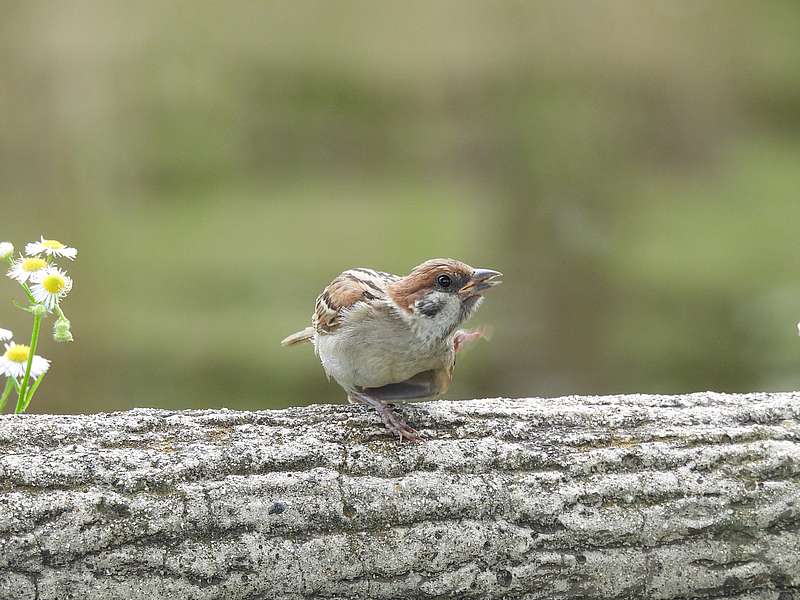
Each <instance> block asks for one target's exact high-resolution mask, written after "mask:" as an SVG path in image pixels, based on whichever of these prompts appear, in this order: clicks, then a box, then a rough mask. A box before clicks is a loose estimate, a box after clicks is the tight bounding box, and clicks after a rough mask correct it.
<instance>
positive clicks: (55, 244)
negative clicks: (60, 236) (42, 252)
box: [42, 240, 65, 250]
mask: <svg viewBox="0 0 800 600" xmlns="http://www.w3.org/2000/svg"><path fill="white" fill-rule="evenodd" d="M42 246H44V247H45V248H50V250H61V249H62V248H64V247H65V246H64V244H62V243H61V242H59V241H58V240H42Z"/></svg>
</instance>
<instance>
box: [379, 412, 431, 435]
mask: <svg viewBox="0 0 800 600" xmlns="http://www.w3.org/2000/svg"><path fill="white" fill-rule="evenodd" d="M378 414H379V415H380V417H381V420H382V421H383V424H384V425H386V429H388V430H389V431H391V432H392V433H393V434H395V435H396V436H397V437H399V438H400V441H401V442H402V441H403V440H408V441H409V442H418V441H420V440H421V439H422V436H421V435H420V434H419V432H418V431H417V430H416V429H414V428H412V427H410V426H409V425H408V423H406V422H405V420H404V419H403V418H402V417H401V416H399V415H398V414H397V413H395V412H394V410H392V407H390V406H385V407H384V408H383V409H378Z"/></svg>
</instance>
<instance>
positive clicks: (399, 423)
mask: <svg viewBox="0 0 800 600" xmlns="http://www.w3.org/2000/svg"><path fill="white" fill-rule="evenodd" d="M501 277H502V273H500V272H499V271H494V270H492V269H476V268H473V267H470V266H469V265H467V264H465V263H463V262H461V261H458V260H454V259H452V258H435V259H432V260H428V261H426V262H424V263H422V264H421V265H419V266H417V267H415V268H414V269H412V271H411V272H410V273H409V274H408V275H406V276H404V277H401V276H398V275H393V274H391V273H385V272H383V271H375V270H373V269H364V268H357V269H349V270H347V271H344V272H343V273H342V274H341V275H339V276H338V277H336V278H335V279H334V280H333V281H332V282H331V283H330V284H329V285H328V286H327V287H326V288H325V289H324V290H323V291H322V293H321V294H320V295H319V296H318V297H317V301H316V304H315V306H314V314H313V315H312V317H311V326H310V327H306V328H305V329H303V330H302V331H298V332H297V333H294V334H292V335H290V336H288V337H287V338H286V339H284V340H283V341H282V342H281V344H282V345H283V346H293V345H295V344H300V343H303V342H311V343H313V344H314V350H315V352H316V354H317V356H318V357H319V359H320V361H321V363H322V368H323V369H324V371H325V373H326V375H327V376H328V379H331V378H333V379H334V380H335V381H336V382H337V383H338V384H339V385H340V386H341V387H342V388H343V389H344V391H345V392H346V393H347V397H348V400H349V401H350V402H352V403H354V404H365V405H367V406H371V407H372V408H374V409H375V410H376V411H377V412H378V414H379V415H380V417H381V420H382V421H383V423H384V424H385V425H386V427H387V428H388V429H389V431H391V432H392V433H394V434H395V435H397V436H398V437H399V438H400V440H401V441H402V440H404V439H406V440H409V441H416V440H418V439H419V438H420V436H419V434H418V433H417V432H416V431H415V430H414V429H412V428H411V427H410V426H409V425H408V424H407V423H406V422H405V421H404V420H403V419H402V418H401V417H400V416H399V415H398V414H397V413H395V412H394V405H393V404H392V402H396V401H401V400H412V399H422V398H432V397H435V396H439V395H441V394H443V393H444V392H446V391H447V389H448V387H449V385H450V382H451V381H452V377H453V368H454V367H455V362H456V354H457V353H458V352H459V351H461V350H462V349H463V348H464V346H465V345H466V344H468V343H470V342H473V341H475V340H477V339H479V338H481V337H484V332H483V331H482V330H476V331H465V330H461V329H459V327H460V326H461V324H462V323H464V322H465V321H467V320H468V319H469V318H470V317H471V316H472V315H473V314H474V313H475V311H476V310H477V309H478V307H479V306H480V305H481V303H482V302H483V294H484V292H486V290H488V289H490V288H492V287H494V286H496V285H499V284H500V283H501V280H500V278H501Z"/></svg>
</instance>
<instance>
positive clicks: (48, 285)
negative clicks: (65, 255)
mask: <svg viewBox="0 0 800 600" xmlns="http://www.w3.org/2000/svg"><path fill="white" fill-rule="evenodd" d="M65 285H66V282H65V281H64V278H63V277H62V276H61V275H56V274H54V273H53V274H51V275H48V276H47V277H45V278H44V279H42V287H43V288H44V289H46V290H47V291H48V292H50V293H51V294H57V293H59V292H60V291H61V290H63V289H64V286H65Z"/></svg>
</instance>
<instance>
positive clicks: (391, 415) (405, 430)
mask: <svg viewBox="0 0 800 600" xmlns="http://www.w3.org/2000/svg"><path fill="white" fill-rule="evenodd" d="M349 398H350V401H351V402H353V404H355V403H356V402H358V403H361V404H366V405H367V406H371V407H372V408H374V409H375V411H376V412H377V413H378V416H380V418H381V421H383V424H384V425H386V429H388V430H389V431H391V432H392V433H393V434H395V435H396V436H397V437H399V438H400V441H401V442H402V441H403V440H407V441H409V442H418V441H420V440H421V439H422V436H421V435H420V433H419V432H418V431H417V430H416V429H414V428H413V427H411V426H410V425H409V424H408V423H406V421H405V419H403V417H401V416H400V415H398V414H397V413H396V412H395V411H394V405H393V404H389V403H386V402H382V401H380V400H378V399H376V398H372V397H370V396H368V395H366V394H362V393H351V394H349Z"/></svg>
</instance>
